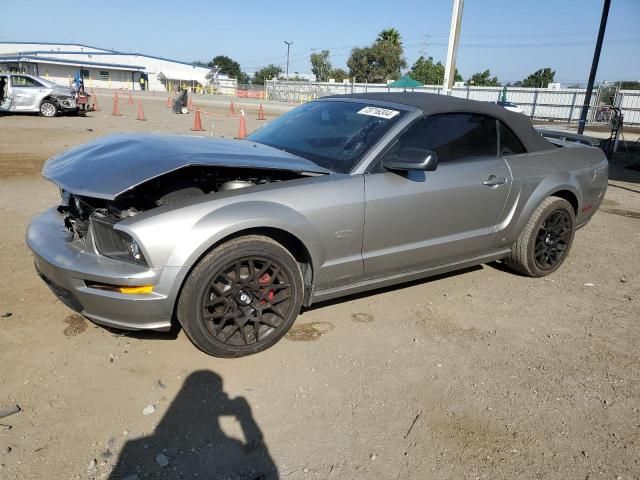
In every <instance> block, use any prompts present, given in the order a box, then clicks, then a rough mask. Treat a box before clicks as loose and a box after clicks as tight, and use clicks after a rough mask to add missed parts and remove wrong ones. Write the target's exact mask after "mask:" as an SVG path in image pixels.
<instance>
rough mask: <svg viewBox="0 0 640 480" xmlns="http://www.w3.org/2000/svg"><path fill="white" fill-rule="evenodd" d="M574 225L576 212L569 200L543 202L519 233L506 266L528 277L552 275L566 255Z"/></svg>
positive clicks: (553, 198) (551, 199) (548, 199)
mask: <svg viewBox="0 0 640 480" xmlns="http://www.w3.org/2000/svg"><path fill="white" fill-rule="evenodd" d="M575 223H576V217H575V212H574V210H573V206H572V205H571V204H570V203H569V202H568V201H566V200H565V199H563V198H558V197H548V198H546V199H544V201H543V202H542V203H541V204H540V205H539V206H538V208H536V209H535V210H534V212H533V214H532V215H531V218H530V219H529V222H528V223H527V225H526V226H525V227H524V230H522V232H521V233H520V236H519V237H518V240H517V241H516V243H515V245H514V246H513V248H512V250H511V256H510V257H508V258H507V259H506V264H507V266H509V267H510V268H511V269H513V270H515V271H517V272H520V273H522V274H524V275H527V276H529V277H544V276H546V275H549V274H550V273H553V272H555V271H556V270H557V269H558V268H559V267H560V265H562V263H563V262H564V261H565V259H566V258H567V256H568V255H569V250H570V249H571V244H572V243H573V237H574V235H575V230H576V227H575Z"/></svg>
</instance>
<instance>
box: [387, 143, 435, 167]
mask: <svg viewBox="0 0 640 480" xmlns="http://www.w3.org/2000/svg"><path fill="white" fill-rule="evenodd" d="M382 166H383V167H384V168H386V169H387V170H422V171H424V172H431V171H433V170H435V169H436V168H437V167H438V155H436V152H434V151H432V150H425V149H423V148H416V147H403V148H402V149H400V152H399V153H398V156H397V157H396V158H388V159H385V160H383V161H382Z"/></svg>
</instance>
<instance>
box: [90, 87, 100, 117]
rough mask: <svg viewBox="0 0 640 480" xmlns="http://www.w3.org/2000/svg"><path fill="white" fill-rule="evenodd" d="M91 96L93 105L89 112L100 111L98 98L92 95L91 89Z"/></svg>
mask: <svg viewBox="0 0 640 480" xmlns="http://www.w3.org/2000/svg"><path fill="white" fill-rule="evenodd" d="M91 96H92V98H93V105H92V106H91V110H93V111H94V112H99V111H100V105H98V97H96V96H95V95H94V94H93V89H92V90H91Z"/></svg>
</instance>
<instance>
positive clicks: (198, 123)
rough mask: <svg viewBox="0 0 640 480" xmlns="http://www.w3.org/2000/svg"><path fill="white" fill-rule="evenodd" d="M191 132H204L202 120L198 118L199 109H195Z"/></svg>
mask: <svg viewBox="0 0 640 480" xmlns="http://www.w3.org/2000/svg"><path fill="white" fill-rule="evenodd" d="M191 130H193V131H194V132H204V128H202V119H201V118H200V109H199V108H196V115H195V117H193V127H191Z"/></svg>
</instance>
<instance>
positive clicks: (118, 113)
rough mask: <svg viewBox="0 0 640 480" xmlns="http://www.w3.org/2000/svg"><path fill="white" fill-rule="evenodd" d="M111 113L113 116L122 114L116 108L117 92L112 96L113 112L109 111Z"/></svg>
mask: <svg viewBox="0 0 640 480" xmlns="http://www.w3.org/2000/svg"><path fill="white" fill-rule="evenodd" d="M111 115H113V116H114V117H119V116H120V115H122V114H121V113H120V109H119V108H118V94H116V96H115V97H113V112H111Z"/></svg>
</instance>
